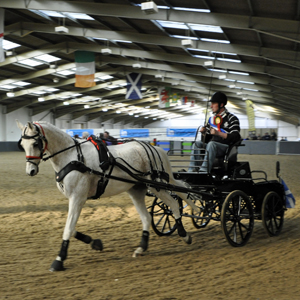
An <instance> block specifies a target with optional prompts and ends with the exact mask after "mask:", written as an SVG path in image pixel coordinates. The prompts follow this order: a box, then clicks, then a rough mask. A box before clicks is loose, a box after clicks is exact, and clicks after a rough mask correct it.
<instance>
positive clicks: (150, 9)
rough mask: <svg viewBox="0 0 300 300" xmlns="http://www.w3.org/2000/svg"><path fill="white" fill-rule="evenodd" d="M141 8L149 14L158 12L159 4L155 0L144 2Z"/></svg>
mask: <svg viewBox="0 0 300 300" xmlns="http://www.w3.org/2000/svg"><path fill="white" fill-rule="evenodd" d="M141 9H142V11H143V12H144V13H145V14H147V15H149V14H155V13H157V12H158V8H157V5H156V4H155V3H154V2H153V1H148V2H143V3H142V6H141Z"/></svg>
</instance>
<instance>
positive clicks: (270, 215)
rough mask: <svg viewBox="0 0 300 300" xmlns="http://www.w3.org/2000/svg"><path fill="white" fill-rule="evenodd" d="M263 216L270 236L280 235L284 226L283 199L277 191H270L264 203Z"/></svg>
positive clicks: (264, 224)
mask: <svg viewBox="0 0 300 300" xmlns="http://www.w3.org/2000/svg"><path fill="white" fill-rule="evenodd" d="M261 215H262V216H261V217H262V222H263V226H264V228H265V230H266V231H267V233H268V234H269V236H276V235H279V233H280V232H281V229H282V227H283V218H284V205H283V199H282V198H280V197H279V195H278V194H277V193H276V192H269V193H268V194H267V195H266V196H265V198H264V200H263V203H262V209H261Z"/></svg>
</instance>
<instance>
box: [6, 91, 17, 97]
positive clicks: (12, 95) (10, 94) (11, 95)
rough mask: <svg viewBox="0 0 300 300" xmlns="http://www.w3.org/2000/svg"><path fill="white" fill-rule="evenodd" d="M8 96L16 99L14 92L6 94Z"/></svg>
mask: <svg viewBox="0 0 300 300" xmlns="http://www.w3.org/2000/svg"><path fill="white" fill-rule="evenodd" d="M6 96H7V97H14V96H15V93H14V92H8V93H6Z"/></svg>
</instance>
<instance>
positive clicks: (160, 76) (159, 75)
mask: <svg viewBox="0 0 300 300" xmlns="http://www.w3.org/2000/svg"><path fill="white" fill-rule="evenodd" d="M155 78H163V76H162V75H161V74H156V75H155Z"/></svg>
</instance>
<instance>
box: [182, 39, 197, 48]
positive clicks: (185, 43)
mask: <svg viewBox="0 0 300 300" xmlns="http://www.w3.org/2000/svg"><path fill="white" fill-rule="evenodd" d="M181 45H182V46H184V47H187V48H188V47H194V42H193V40H190V39H187V40H182V41H181Z"/></svg>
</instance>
